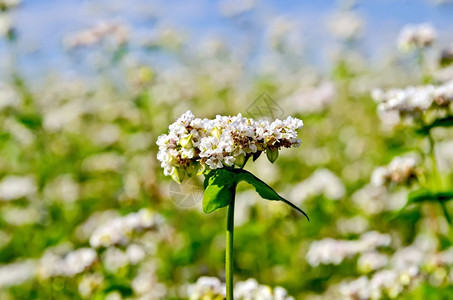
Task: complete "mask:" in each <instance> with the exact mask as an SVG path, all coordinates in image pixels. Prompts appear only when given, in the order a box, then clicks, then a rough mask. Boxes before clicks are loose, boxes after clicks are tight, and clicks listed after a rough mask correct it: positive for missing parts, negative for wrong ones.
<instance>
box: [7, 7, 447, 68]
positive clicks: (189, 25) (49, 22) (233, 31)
mask: <svg viewBox="0 0 453 300" xmlns="http://www.w3.org/2000/svg"><path fill="white" fill-rule="evenodd" d="M433 1H434V0H433ZM257 2H258V5H257V11H259V17H258V18H257V20H258V23H257V24H255V26H258V28H255V30H257V31H259V30H260V28H259V26H263V27H264V26H266V22H267V19H268V18H271V17H273V16H277V15H281V16H285V17H288V18H291V19H292V20H295V21H296V22H297V24H298V26H300V28H301V34H302V39H303V41H304V43H305V44H309V45H312V47H313V48H316V47H321V46H323V43H328V42H329V37H328V33H327V30H326V26H325V23H326V20H328V18H329V16H331V15H332V14H333V13H334V12H335V11H336V10H337V9H338V8H339V7H340V6H341V4H340V2H339V1H325V0H318V1H295V0H280V1H271V0H261V1H257ZM107 3H109V4H107ZM218 7H219V3H218V1H212V0H193V1H177V0H149V1H144V0H136V1H124V0H123V1H118V0H111V1H93V0H91V1H86V0H85V1H82V0H24V2H23V5H22V6H21V7H20V8H19V9H18V10H17V11H16V12H15V14H14V16H15V19H16V23H17V27H18V30H19V36H20V49H21V50H20V51H21V53H22V54H23V56H24V60H23V61H24V63H23V64H25V65H26V66H25V67H29V66H32V69H33V70H34V71H35V72H36V71H37V70H38V71H39V70H40V68H43V69H53V68H62V67H63V68H65V67H66V66H65V63H66V60H65V58H64V54H63V47H62V38H63V37H64V35H65V34H67V33H68V32H74V31H77V30H79V29H83V28H86V27H87V26H89V25H90V24H93V23H95V21H98V20H105V19H119V20H122V21H124V22H126V23H128V24H129V25H130V26H131V27H132V29H133V30H137V31H139V30H147V29H149V30H152V27H153V26H155V25H156V23H154V21H155V20H153V19H150V18H149V17H146V16H143V14H142V12H143V11H150V12H151V15H157V16H158V19H157V23H161V22H164V23H166V24H171V25H174V26H176V27H177V28H180V29H182V30H183V31H184V32H186V33H187V34H188V35H189V36H191V37H192V39H193V41H194V42H195V43H196V42H197V41H198V40H200V39H203V38H204V37H207V36H218V37H221V38H224V39H226V40H228V41H230V43H235V42H238V41H240V39H239V40H237V37H238V36H241V33H240V32H238V31H239V29H238V28H237V27H236V26H235V25H234V22H232V21H231V20H229V19H226V18H224V17H222V15H221V14H220V12H219V9H218ZM354 10H355V11H356V12H358V13H359V14H360V15H361V16H363V18H364V19H365V21H366V27H365V30H366V31H365V38H364V41H363V47H364V48H365V49H367V50H368V51H370V52H373V51H377V50H376V49H380V48H381V47H383V45H386V46H387V47H388V46H389V45H390V46H391V45H392V44H394V39H395V37H396V36H397V34H398V31H399V29H400V28H401V27H402V26H403V25H404V24H406V23H420V22H431V23H432V24H434V26H435V27H436V29H437V30H438V31H439V35H440V37H441V39H442V40H443V41H444V43H447V42H448V41H453V21H452V20H453V5H441V6H436V5H432V4H430V3H429V2H428V0H413V1H408V0H406V1H403V0H364V1H356V4H355V6H354ZM0 43H1V42H0ZM0 48H1V47H0Z"/></svg>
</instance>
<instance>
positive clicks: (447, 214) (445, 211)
mask: <svg viewBox="0 0 453 300" xmlns="http://www.w3.org/2000/svg"><path fill="white" fill-rule="evenodd" d="M440 205H441V206H442V211H443V212H444V215H445V219H447V222H448V225H450V227H451V226H452V221H451V217H450V214H449V213H448V210H447V206H446V205H445V202H440Z"/></svg>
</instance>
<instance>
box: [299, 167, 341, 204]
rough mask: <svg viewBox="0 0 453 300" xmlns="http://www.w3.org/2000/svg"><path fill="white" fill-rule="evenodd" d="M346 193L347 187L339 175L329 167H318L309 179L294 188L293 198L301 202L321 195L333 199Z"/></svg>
mask: <svg viewBox="0 0 453 300" xmlns="http://www.w3.org/2000/svg"><path fill="white" fill-rule="evenodd" d="M345 193H346V189H345V187H344V185H343V183H342V182H341V180H340V178H338V176H337V175H335V174H334V173H333V172H332V171H330V170H328V169H318V170H316V171H315V172H314V173H313V175H311V176H310V177H309V178H308V179H306V180H304V181H302V182H301V183H299V184H297V185H296V186H295V187H294V188H293V190H292V191H291V198H292V199H295V200H296V203H298V204H299V203H301V202H303V201H305V200H306V199H309V198H312V197H316V196H320V195H322V196H324V197H326V198H328V199H331V200H339V199H341V198H342V197H344V195H345Z"/></svg>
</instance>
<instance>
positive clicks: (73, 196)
mask: <svg viewBox="0 0 453 300" xmlns="http://www.w3.org/2000/svg"><path fill="white" fill-rule="evenodd" d="M79 192H80V186H79V183H78V182H77V181H75V180H74V179H73V178H72V176H71V175H70V174H61V175H59V176H58V177H57V178H55V179H54V180H52V181H51V182H49V183H48V184H47V185H46V186H45V188H44V195H45V196H46V198H50V199H52V200H55V201H62V202H74V201H76V200H77V199H78V197H79Z"/></svg>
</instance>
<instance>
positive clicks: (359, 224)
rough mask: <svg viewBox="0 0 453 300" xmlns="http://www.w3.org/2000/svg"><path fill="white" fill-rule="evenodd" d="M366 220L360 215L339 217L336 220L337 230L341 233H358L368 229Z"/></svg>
mask: <svg viewBox="0 0 453 300" xmlns="http://www.w3.org/2000/svg"><path fill="white" fill-rule="evenodd" d="M368 226H369V224H368V220H367V219H366V218H364V217H362V216H355V217H352V218H348V219H346V218H340V219H339V220H338V221H337V228H338V232H340V233H341V234H344V235H346V234H351V233H352V234H360V233H363V232H364V231H365V230H367V229H368Z"/></svg>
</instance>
